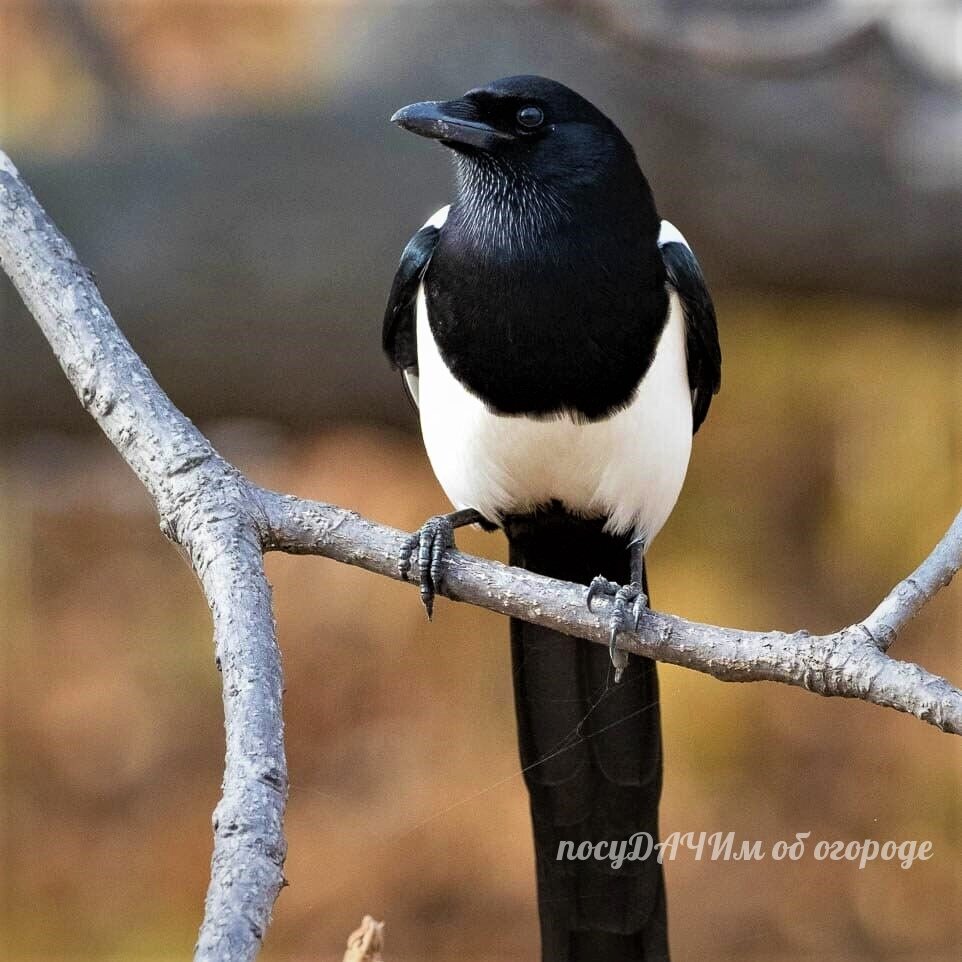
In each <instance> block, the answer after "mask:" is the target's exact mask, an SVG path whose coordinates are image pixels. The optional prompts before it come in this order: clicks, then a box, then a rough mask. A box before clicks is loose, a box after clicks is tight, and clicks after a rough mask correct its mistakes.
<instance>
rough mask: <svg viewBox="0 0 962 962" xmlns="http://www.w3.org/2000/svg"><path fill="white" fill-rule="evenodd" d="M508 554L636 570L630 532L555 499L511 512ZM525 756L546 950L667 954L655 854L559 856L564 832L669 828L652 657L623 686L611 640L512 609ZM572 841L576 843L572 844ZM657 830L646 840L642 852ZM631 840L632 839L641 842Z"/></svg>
mask: <svg viewBox="0 0 962 962" xmlns="http://www.w3.org/2000/svg"><path fill="white" fill-rule="evenodd" d="M505 532H506V533H507V535H508V540H509V542H510V545H511V564H513V565H518V566H519V567H523V568H527V569H528V570H530V571H535V572H538V573H539V574H544V575H549V576H551V577H554V578H563V579H565V580H567V581H575V582H578V583H579V584H587V583H588V582H589V581H590V580H591V578H592V577H594V576H595V575H597V574H603V575H604V576H605V577H607V578H609V579H611V580H613V581H618V582H620V583H625V582H627V581H629V580H630V558H629V550H628V545H627V539H624V538H615V537H612V536H610V535H607V534H604V533H603V532H602V530H601V524H600V523H595V522H590V521H584V520H578V519H575V518H572V517H571V516H570V515H567V514H564V513H561V512H558V511H548V512H539V513H538V514H537V515H533V516H526V517H523V518H511V519H508V520H507V521H506V523H505ZM511 646H512V652H513V658H514V691H515V707H516V710H517V716H518V741H519V744H520V749H521V764H522V766H523V767H524V769H525V781H526V783H527V786H528V792H529V794H530V797H531V820H532V823H533V826H534V844H535V856H536V860H537V876H538V912H539V916H540V919H541V946H542V949H541V951H542V959H543V962H653V960H658V962H664V960H667V959H668V934H667V916H666V908H665V885H664V877H663V875H662V870H661V865H659V864H658V862H657V860H656V859H655V857H654V855H651V856H650V857H649V858H647V859H643V860H641V859H639V860H635V861H629V860H626V861H624V862H623V863H622V864H621V866H620V867H618V868H614V867H613V864H612V862H611V861H607V860H598V859H595V858H594V857H591V858H589V859H588V860H585V861H582V860H577V859H574V860H573V859H571V858H562V859H560V860H559V858H558V854H559V845H561V844H562V843H564V842H571V843H573V846H572V847H573V849H574V850H577V849H578V846H579V845H580V844H581V843H582V842H585V841H590V842H591V843H597V842H601V841H606V842H618V841H626V840H628V839H629V838H631V836H632V835H634V834H635V833H636V832H642V833H644V832H647V833H649V834H650V836H651V838H652V839H653V840H654V841H657V840H658V800H659V796H660V795H661V769H662V760H661V724H660V713H659V708H658V678H657V675H656V673H655V664H654V662H652V661H649V660H648V659H644V658H637V657H633V658H631V660H630V662H629V664H628V667H627V669H626V670H625V673H624V676H623V678H622V680H621V681H620V682H619V683H618V684H617V685H615V684H614V673H613V669H612V667H611V662H610V659H609V657H608V652H607V650H606V649H605V647H604V646H602V645H596V644H591V643H590V642H586V641H572V640H571V639H569V638H565V637H564V636H559V634H558V633H557V632H552V631H549V630H548V629H545V628H539V627H537V626H534V625H530V624H527V623H526V622H522V621H515V620H512V622H511ZM572 847H568V848H567V849H566V853H570V851H571V848H572ZM646 848H647V843H646V842H643V843H642V845H641V852H640V854H644V852H645V849H646ZM632 850H633V849H632V847H631V846H629V851H632Z"/></svg>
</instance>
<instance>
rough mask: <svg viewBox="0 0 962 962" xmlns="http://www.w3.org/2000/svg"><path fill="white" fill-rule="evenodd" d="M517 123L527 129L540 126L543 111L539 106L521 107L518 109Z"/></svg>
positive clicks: (542, 120) (542, 119) (542, 121)
mask: <svg viewBox="0 0 962 962" xmlns="http://www.w3.org/2000/svg"><path fill="white" fill-rule="evenodd" d="M518 123H519V124H520V125H521V126H522V127H527V128H528V130H533V129H534V128H535V127H540V126H541V125H542V123H544V113H543V112H542V110H541V108H540V107H533V106H530V107H522V108H521V109H520V110H519V111H518Z"/></svg>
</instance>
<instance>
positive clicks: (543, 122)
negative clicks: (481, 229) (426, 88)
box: [391, 76, 644, 196]
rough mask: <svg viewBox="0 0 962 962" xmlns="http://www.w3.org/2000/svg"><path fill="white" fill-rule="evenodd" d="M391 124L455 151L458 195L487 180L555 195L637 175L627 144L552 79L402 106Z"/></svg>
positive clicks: (506, 83) (523, 80) (508, 82)
mask: <svg viewBox="0 0 962 962" xmlns="http://www.w3.org/2000/svg"><path fill="white" fill-rule="evenodd" d="M391 121H392V123H395V124H397V125H398V126H400V127H403V128H404V129H405V130H409V131H411V132H412V133H415V134H419V135H420V136H422V137H429V138H431V139H433V140H439V141H440V142H441V143H442V144H444V146H446V147H448V148H450V149H451V150H452V151H454V152H455V155H456V159H457V166H458V171H459V174H460V177H459V185H460V189H461V191H462V193H465V192H468V193H470V192H471V191H483V190H487V189H488V185H490V184H491V183H492V182H495V183H496V182H498V181H499V180H500V179H510V180H513V181H514V182H515V183H518V182H524V183H527V184H529V185H544V186H546V187H547V188H549V189H553V190H554V191H555V192H557V193H559V195H562V196H569V195H571V194H573V193H574V194H576V193H577V192H579V190H580V189H582V188H585V187H591V186H592V185H597V184H602V183H605V182H608V183H609V184H612V186H613V183H614V182H618V183H620V182H622V181H623V180H624V179H625V177H627V178H628V179H629V180H630V179H632V178H640V179H641V181H642V182H643V180H644V179H643V178H641V172H640V171H639V170H638V165H637V162H636V160H635V155H634V151H633V150H632V148H631V145H630V144H629V143H628V142H627V140H626V139H625V138H624V136H623V135H622V133H621V132H620V131H619V130H618V128H617V127H616V126H615V125H614V123H612V122H611V121H610V120H609V119H608V118H607V117H606V116H605V115H604V114H603V113H602V112H601V111H600V110H598V108H597V107H595V106H594V105H593V104H591V103H590V102H589V101H587V100H585V98H584V97H582V96H580V95H579V94H577V93H575V92H574V91H573V90H571V89H569V88H568V87H566V86H564V84H560V83H558V82H556V81H554V80H547V79H545V78H544V77H534V76H520V77H507V78H505V79H503V80H496V81H494V82H493V83H490V84H488V85H486V86H484V87H476V88H475V89H473V90H469V91H468V92H467V93H466V94H464V96H463V97H460V98H458V99H457V100H445V101H433V100H432V101H427V102H425V103H417V104H411V105H410V106H408V107H403V108H401V110H399V111H398V112H397V113H396V114H394V116H393V117H392V118H391Z"/></svg>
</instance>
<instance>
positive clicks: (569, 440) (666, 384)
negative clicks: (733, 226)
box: [417, 288, 692, 544]
mask: <svg viewBox="0 0 962 962" xmlns="http://www.w3.org/2000/svg"><path fill="white" fill-rule="evenodd" d="M417 342H418V368H419V371H418V375H419V376H418V382H419V383H418V385H417V387H418V403H419V409H420V415H421V431H422V434H423V436H424V444H425V447H426V448H427V453H428V457H429V459H430V461H431V466H432V467H433V468H434V473H435V474H436V475H437V478H438V481H439V482H440V483H441V487H442V488H444V491H445V493H446V494H447V496H448V498H449V499H450V500H451V502H452V503H453V504H454V505H455V506H456V507H458V508H475V509H476V510H478V511H480V512H481V514H483V515H484V516H485V517H486V518H488V519H489V520H491V521H494V522H497V521H498V520H499V519H500V518H501V517H503V516H504V515H505V514H511V513H516V512H524V511H526V510H530V509H533V508H534V507H536V506H537V505H539V504H543V503H545V502H547V501H550V500H553V499H557V500H559V501H561V502H562V503H563V504H564V505H565V506H566V507H567V508H568V509H569V510H571V511H572V512H575V513H579V514H583V515H586V516H595V515H603V516H604V517H606V518H607V519H608V522H607V529H608V530H609V531H612V532H616V533H629V532H630V533H632V534H633V535H634V536H635V537H640V538H644V540H645V543H646V544H650V543H651V541H652V539H654V537H655V535H656V534H657V533H658V532H659V530H660V529H661V527H662V525H663V524H664V523H665V521H666V520H667V519H668V515H669V514H670V513H671V510H672V508H673V507H674V506H675V502H676V501H677V499H678V495H679V493H680V492H681V487H682V483H683V482H684V479H685V472H686V471H687V469H688V458H689V455H690V453H691V428H692V414H691V394H690V389H689V385H688V372H687V366H686V359H685V321H684V317H683V314H682V309H681V304H680V303H679V300H678V297H677V295H675V294H672V295H671V308H670V314H669V318H668V323H667V324H666V326H665V330H664V332H663V333H662V336H661V340H660V341H659V344H658V348H657V351H656V353H655V358H654V360H653V361H652V364H651V367H650V368H649V369H648V373H647V374H646V376H645V378H644V380H643V381H642V383H641V386H640V387H639V389H638V391H637V393H636V395H635V397H634V399H633V400H632V402H631V404H630V405H628V407H626V408H625V409H624V410H622V411H619V412H618V413H617V414H614V415H612V416H611V417H610V418H607V419H606V420H604V421H599V422H595V423H591V424H582V423H578V422H576V421H575V420H573V419H572V418H571V417H568V416H562V417H558V418H554V419H551V420H537V421H536V420H531V419H529V418H524V417H503V416H500V415H496V414H492V413H491V412H490V411H489V410H488V409H487V408H486V407H485V406H484V404H483V403H482V402H481V401H480V400H479V399H478V398H477V397H476V396H475V395H473V394H471V393H470V392H468V391H467V389H466V388H464V387H463V386H462V385H461V384H460V383H459V382H458V381H457V380H456V379H455V377H454V376H453V375H452V374H451V372H450V371H449V370H448V368H447V366H446V365H445V364H444V361H443V360H442V358H441V355H440V353H439V352H438V349H437V346H436V344H435V342H434V338H433V337H432V335H431V329H430V325H429V324H428V314H427V304H426V301H425V296H424V290H423V288H422V289H421V290H420V291H419V292H418V302H417Z"/></svg>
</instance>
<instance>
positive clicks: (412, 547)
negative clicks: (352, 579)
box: [397, 515, 454, 619]
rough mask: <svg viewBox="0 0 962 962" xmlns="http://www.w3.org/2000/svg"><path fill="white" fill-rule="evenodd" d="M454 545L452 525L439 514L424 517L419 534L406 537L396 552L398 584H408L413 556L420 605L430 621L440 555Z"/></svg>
mask: <svg viewBox="0 0 962 962" xmlns="http://www.w3.org/2000/svg"><path fill="white" fill-rule="evenodd" d="M453 544H454V526H453V525H452V524H451V522H450V521H449V520H448V519H447V518H446V517H444V516H443V515H439V516H438V517H436V518H428V520H427V521H425V522H424V524H423V525H422V526H421V529H420V530H419V531H416V532H415V533H414V534H412V535H409V536H408V538H407V539H406V540H405V542H404V544H403V545H402V546H401V550H400V551H399V552H398V563H397V569H398V574H399V575H400V576H401V580H402V581H410V580H411V578H410V574H411V568H412V567H413V559H414V556H415V554H416V555H417V572H418V583H419V585H420V589H421V603H422V604H423V605H424V610H425V611H426V612H427V615H428V618H429V619H430V618H431V617H432V615H433V614H434V596H435V594H436V592H437V588H438V585H439V584H440V583H441V574H442V571H441V568H442V563H443V561H444V553H445V551H447V550H448V548H450V547H452V546H453Z"/></svg>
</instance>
